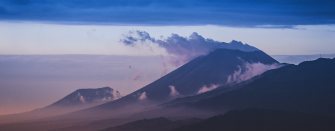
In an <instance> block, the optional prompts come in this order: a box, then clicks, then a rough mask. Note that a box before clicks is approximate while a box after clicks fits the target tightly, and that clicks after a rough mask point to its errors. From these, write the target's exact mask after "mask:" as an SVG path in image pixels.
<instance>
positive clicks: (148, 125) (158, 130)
mask: <svg viewBox="0 0 335 131" xmlns="http://www.w3.org/2000/svg"><path fill="white" fill-rule="evenodd" d="M201 120H202V119H199V118H188V119H184V120H178V121H171V120H169V119H167V118H164V117H160V118H154V119H143V120H138V121H134V122H130V123H127V124H124V125H120V126H116V127H110V128H107V129H104V130H99V131H171V130H173V129H176V128H177V127H180V126H185V125H192V124H195V123H197V122H199V121H201Z"/></svg>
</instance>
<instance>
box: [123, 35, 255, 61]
mask: <svg viewBox="0 0 335 131" xmlns="http://www.w3.org/2000/svg"><path fill="white" fill-rule="evenodd" d="M120 41H121V42H123V43H124V44H125V45H126V46H135V45H136V44H147V45H149V44H150V43H151V44H152V43H153V44H156V45H158V47H160V48H163V49H165V50H166V52H167V54H169V58H170V60H169V63H170V64H172V65H174V66H180V65H182V64H184V63H187V62H189V61H190V60H192V59H194V58H196V57H198V56H201V55H207V54H208V53H209V52H211V51H214V50H216V49H220V48H225V49H232V50H241V51H245V52H251V51H256V50H258V49H257V48H255V47H253V46H250V45H248V44H243V43H242V42H239V41H235V40H233V41H231V42H230V43H225V42H219V41H215V40H213V39H208V38H207V39H206V38H204V37H202V36H201V35H199V34H198V33H196V32H193V33H192V34H191V35H190V36H189V37H188V38H186V37H182V36H179V35H178V34H172V35H171V36H169V37H167V38H166V39H155V38H153V37H151V36H150V35H149V33H147V32H145V31H131V32H130V33H129V34H128V35H126V36H125V37H124V39H121V40H120Z"/></svg>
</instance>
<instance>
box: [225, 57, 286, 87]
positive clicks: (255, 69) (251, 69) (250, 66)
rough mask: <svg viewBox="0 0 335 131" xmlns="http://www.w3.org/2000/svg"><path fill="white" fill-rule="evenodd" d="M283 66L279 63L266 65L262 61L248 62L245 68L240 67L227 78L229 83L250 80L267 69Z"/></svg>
mask: <svg viewBox="0 0 335 131" xmlns="http://www.w3.org/2000/svg"><path fill="white" fill-rule="evenodd" d="M279 67H282V65H279V64H271V65H265V64H262V63H259V62H258V63H248V62H246V63H245V64H244V65H243V68H241V67H240V66H239V67H238V68H239V70H237V71H235V72H234V74H232V75H230V76H229V77H228V79H227V84H229V83H239V82H242V81H245V80H248V79H250V78H252V77H254V76H257V75H260V74H262V73H264V72H265V71H268V70H272V69H276V68H279Z"/></svg>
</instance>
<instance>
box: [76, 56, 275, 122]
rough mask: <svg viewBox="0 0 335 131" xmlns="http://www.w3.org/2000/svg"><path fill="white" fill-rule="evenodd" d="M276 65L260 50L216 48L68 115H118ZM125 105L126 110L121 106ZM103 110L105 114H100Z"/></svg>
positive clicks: (247, 77) (232, 81)
mask: <svg viewBox="0 0 335 131" xmlns="http://www.w3.org/2000/svg"><path fill="white" fill-rule="evenodd" d="M278 67H280V64H279V63H278V62H277V61H276V60H274V59H273V58H271V57H270V56H268V55H267V54H265V53H264V52H262V51H253V52H243V51H240V50H229V49H217V50H215V51H213V52H211V53H210V54H208V55H206V56H200V57H197V58H195V59H193V60H192V61H190V62H188V63H186V64H185V65H183V66H181V67H180V68H178V69H176V70H174V71H172V72H171V73H169V74H167V75H165V76H163V77H162V78H160V79H158V80H156V81H154V82H152V83H151V84H149V85H147V86H145V87H143V88H141V89H139V90H137V91H135V92H133V93H131V94H129V95H127V96H125V97H122V98H121V99H118V100H116V101H112V102H108V103H105V104H102V105H99V106H96V107H93V108H89V109H86V110H82V111H79V112H75V113H72V114H71V115H74V116H76V115H81V116H82V115H83V114H84V115H88V114H90V113H91V114H92V115H93V116H98V115H106V114H108V113H116V114H113V115H120V114H122V112H125V111H129V112H134V111H135V112H138V111H140V109H141V108H148V107H150V106H155V105H157V104H161V103H164V102H167V101H170V100H173V99H175V98H180V97H185V96H192V95H196V94H201V93H204V92H207V91H210V90H213V89H216V88H217V87H222V85H233V84H236V83H239V82H242V81H245V80H248V79H251V78H252V77H254V76H257V75H260V74H261V73H263V72H265V71H266V70H270V69H275V68H278ZM125 107H126V108H127V109H124V108H125ZM135 109H136V110H135ZM111 110H113V111H112V112H111ZM116 110H120V111H121V112H119V111H116ZM103 111H105V113H101V112H103ZM98 112H100V113H98ZM129 112H127V113H129Z"/></svg>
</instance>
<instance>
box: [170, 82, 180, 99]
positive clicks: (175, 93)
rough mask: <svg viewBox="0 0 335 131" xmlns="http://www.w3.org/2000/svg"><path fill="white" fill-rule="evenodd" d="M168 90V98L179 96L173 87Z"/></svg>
mask: <svg viewBox="0 0 335 131" xmlns="http://www.w3.org/2000/svg"><path fill="white" fill-rule="evenodd" d="M169 88H170V89H171V92H170V96H173V97H174V96H179V95H180V94H179V93H178V91H177V90H176V89H175V88H174V86H171V85H170V86H169Z"/></svg>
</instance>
